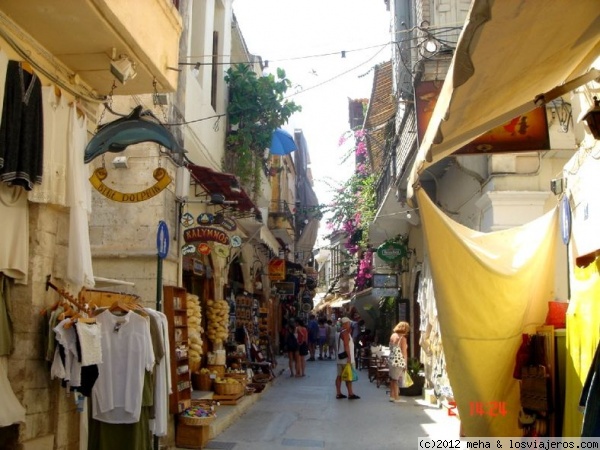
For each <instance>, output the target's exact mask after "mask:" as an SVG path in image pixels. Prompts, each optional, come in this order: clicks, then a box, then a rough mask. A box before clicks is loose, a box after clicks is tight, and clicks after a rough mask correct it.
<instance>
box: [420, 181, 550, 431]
mask: <svg viewBox="0 0 600 450" xmlns="http://www.w3.org/2000/svg"><path fill="white" fill-rule="evenodd" d="M416 194H417V199H418V202H419V209H420V211H421V219H422V223H423V228H424V232H425V240H426V245H427V248H428V255H429V259H430V264H431V271H432V278H433V285H434V290H435V298H436V304H437V310H438V319H439V322H440V329H441V334H442V343H443V348H444V354H445V357H446V368H447V371H448V378H449V380H450V384H451V386H452V390H453V392H454V397H455V400H456V402H457V405H458V410H459V413H460V417H461V422H462V425H463V431H464V432H465V434H466V435H467V436H519V435H521V430H519V428H518V413H519V410H520V400H519V385H518V382H517V380H515V379H513V377H512V374H513V370H514V366H515V357H516V353H517V350H518V348H519V345H520V343H521V334H522V333H524V332H535V327H536V326H539V325H542V324H543V323H544V320H545V317H546V314H547V310H548V301H550V300H554V292H553V289H554V270H555V263H554V259H555V252H556V244H557V241H558V239H557V216H558V215H557V212H556V208H555V209H554V210H553V211H551V212H549V213H547V214H545V215H544V216H542V217H540V218H539V219H537V220H535V221H533V222H530V223H528V224H526V225H523V226H521V227H516V228H511V229H508V230H502V231H497V232H493V233H482V232H478V231H473V230H471V229H469V228H466V227H464V226H462V225H460V224H458V223H456V222H454V221H453V220H451V219H450V218H448V217H447V216H445V215H444V214H443V213H442V212H441V211H439V210H438V208H437V207H435V205H434V204H433V202H432V201H431V200H430V199H429V197H428V196H427V194H426V193H425V192H424V190H423V189H419V190H417V192H416ZM476 404H480V405H481V406H482V407H483V411H484V412H485V414H483V415H478V414H471V411H472V410H471V407H472V406H473V405H476ZM500 404H502V406H504V410H505V411H506V415H504V416H502V415H498V416H493V415H492V414H494V412H498V411H499V408H498V406H499V405H500ZM494 405H496V406H494Z"/></svg>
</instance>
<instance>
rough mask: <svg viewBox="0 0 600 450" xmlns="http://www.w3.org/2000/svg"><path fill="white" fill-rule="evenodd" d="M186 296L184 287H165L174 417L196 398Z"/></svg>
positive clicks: (164, 295) (164, 299) (171, 407)
mask: <svg viewBox="0 0 600 450" xmlns="http://www.w3.org/2000/svg"><path fill="white" fill-rule="evenodd" d="M186 296H187V292H186V290H185V289H184V288H182V287H177V286H164V287H163V309H164V313H165V315H166V316H167V320H168V323H169V340H170V344H171V345H170V348H171V355H170V356H171V388H172V394H171V395H170V396H169V410H170V412H171V414H177V413H180V412H182V411H183V410H184V409H185V408H187V407H189V406H190V402H191V398H192V380H191V373H190V368H189V356H188V351H189V344H188V324H187V309H186V308H185V305H186Z"/></svg>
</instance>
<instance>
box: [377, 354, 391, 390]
mask: <svg viewBox="0 0 600 450" xmlns="http://www.w3.org/2000/svg"><path fill="white" fill-rule="evenodd" d="M375 380H376V383H377V387H379V386H381V385H382V384H385V385H386V386H387V385H389V384H390V368H389V366H388V359H387V357H385V356H382V357H381V358H379V360H378V363H377V375H376V377H375Z"/></svg>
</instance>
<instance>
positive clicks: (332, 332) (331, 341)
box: [327, 319, 337, 359]
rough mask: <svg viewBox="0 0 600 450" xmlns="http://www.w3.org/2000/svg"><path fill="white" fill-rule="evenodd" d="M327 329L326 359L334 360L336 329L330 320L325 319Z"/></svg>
mask: <svg viewBox="0 0 600 450" xmlns="http://www.w3.org/2000/svg"><path fill="white" fill-rule="evenodd" d="M327 328H328V330H329V331H328V334H327V359H335V353H336V350H337V348H336V346H335V343H336V336H337V329H336V327H335V326H334V325H333V322H332V321H331V319H327Z"/></svg>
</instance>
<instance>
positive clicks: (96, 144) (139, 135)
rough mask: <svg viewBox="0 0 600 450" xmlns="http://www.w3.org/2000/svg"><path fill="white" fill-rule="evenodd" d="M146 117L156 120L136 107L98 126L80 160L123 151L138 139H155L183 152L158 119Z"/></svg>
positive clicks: (176, 151) (90, 159)
mask: <svg viewBox="0 0 600 450" xmlns="http://www.w3.org/2000/svg"><path fill="white" fill-rule="evenodd" d="M148 116H149V117H154V119H156V117H155V116H154V115H153V114H152V113H151V112H149V111H146V112H144V113H143V114H142V107H141V106H137V107H136V108H135V109H134V110H133V111H132V112H131V114H129V115H128V116H126V117H122V118H120V119H117V120H115V121H113V122H109V123H106V124H104V125H102V126H100V128H98V132H97V133H96V134H95V135H94V137H93V138H92V139H91V140H90V142H88V144H87V146H86V147H85V154H84V158H83V161H84V162H85V163H86V164H87V163H89V162H91V161H92V160H93V159H94V158H96V157H98V156H100V155H103V154H104V153H106V152H112V153H118V152H122V151H123V150H125V149H126V148H127V147H128V146H130V145H133V144H139V143H140V142H156V143H157V144H159V145H162V146H163V147H166V148H168V149H169V150H171V151H172V152H174V153H184V152H185V150H184V149H183V148H182V147H181V146H180V145H179V144H178V143H177V140H176V139H175V137H174V136H173V134H171V132H170V131H169V130H167V129H166V128H165V127H164V126H163V125H162V124H161V123H160V122H158V119H156V120H151V119H147V118H146V117H148Z"/></svg>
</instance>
